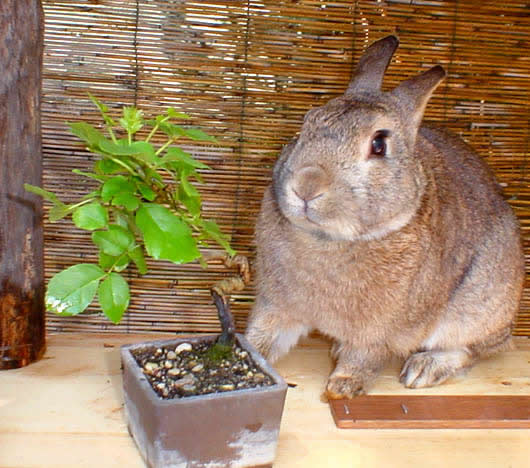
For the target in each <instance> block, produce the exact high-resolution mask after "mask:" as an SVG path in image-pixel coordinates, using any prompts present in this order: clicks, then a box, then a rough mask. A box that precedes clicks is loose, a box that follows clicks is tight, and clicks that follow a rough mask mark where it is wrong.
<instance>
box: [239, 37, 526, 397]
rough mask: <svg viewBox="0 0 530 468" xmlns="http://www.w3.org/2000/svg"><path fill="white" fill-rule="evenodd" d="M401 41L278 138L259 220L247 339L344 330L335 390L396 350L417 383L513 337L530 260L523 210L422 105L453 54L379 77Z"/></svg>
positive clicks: (404, 376)
mask: <svg viewBox="0 0 530 468" xmlns="http://www.w3.org/2000/svg"><path fill="white" fill-rule="evenodd" d="M397 45H398V40H397V38H395V37H394V36H389V37H386V38H385V39H382V40H380V41H377V42H375V43H374V44H372V45H371V46H370V47H368V49H367V50H366V53H365V54H364V55H363V57H362V58H361V60H360V62H359V65H358V67H357V71H356V74H355V76H354V78H353V80H352V82H351V83H350V85H349V87H348V89H347V91H346V92H345V94H344V95H343V96H340V97H338V98H336V99H332V100H331V101H330V102H328V103H327V104H326V105H324V106H322V107H319V108H315V109H312V110H310V111H309V112H308V113H307V115H306V117H305V120H304V124H303V126H302V129H301V132H300V136H299V137H298V138H297V139H295V140H294V141H293V142H291V143H290V144H289V145H287V146H286V147H285V148H284V150H283V152H282V153H281V155H280V157H279V159H278V161H277V163H276V165H275V168H274V173H273V182H272V185H271V186H270V187H269V188H268V189H267V191H266V193H265V195H264V198H263V204H262V209H261V213H260V216H259V219H258V222H257V227H256V241H257V247H258V250H257V265H256V270H257V271H256V273H257V297H256V302H255V305H254V308H253V310H252V313H251V316H250V321H249V325H248V329H247V337H248V338H249V340H250V341H251V342H252V343H253V344H254V345H255V346H256V347H257V348H258V349H259V350H260V351H261V352H262V353H263V354H264V355H265V356H266V357H267V358H269V359H270V360H273V361H274V360H275V359H277V358H278V357H279V356H281V355H282V354H284V353H286V352H287V351H288V350H289V349H290V348H291V347H292V346H293V345H295V344H296V342H297V341H298V339H299V337H300V336H302V335H304V334H306V333H307V332H308V331H310V330H312V329H316V330H319V331H320V332H322V333H323V334H325V335H327V336H329V337H331V338H332V339H333V340H334V346H333V352H334V355H335V357H336V359H337V364H336V367H335V370H334V371H333V372H332V374H331V376H330V378H329V381H328V384H327V391H326V393H327V395H328V396H329V397H331V398H342V397H350V398H351V397H353V396H354V395H357V394H359V393H362V392H363V391H364V389H365V387H366V385H367V384H368V383H369V382H370V380H371V379H372V378H373V377H374V376H376V375H377V373H378V372H379V371H380V369H381V367H382V366H383V365H384V364H385V362H386V361H387V360H388V358H389V357H390V356H392V355H397V356H400V357H402V358H404V359H406V360H405V364H404V366H403V370H402V371H401V376H400V377H401V382H402V383H403V384H404V385H405V386H407V387H413V388H414V387H425V386H431V385H436V384H439V383H441V382H443V381H445V380H446V379H447V378H449V377H451V376H452V375H454V374H455V373H456V372H457V371H460V370H462V369H465V368H468V367H470V366H471V365H472V364H473V363H474V362H475V361H476V360H477V358H480V357H484V356H488V355H490V354H492V353H495V352H497V351H499V350H501V349H505V348H507V347H508V346H509V344H510V342H511V330H512V326H513V322H514V317H515V314H516V312H517V310H518V305H519V300H520V296H521V291H522V285H523V276H524V264H523V255H522V249H521V242H520V236H519V226H518V222H517V220H516V218H515V216H514V214H513V212H512V210H511V209H510V207H509V205H508V204H507V203H506V202H505V201H504V200H503V198H502V195H501V194H500V190H499V187H498V184H497V183H496V181H495V179H494V177H493V176H492V174H491V173H490V171H489V170H488V168H487V167H486V165H485V164H484V163H483V162H482V161H481V159H480V158H479V157H478V156H477V155H476V154H475V153H474V152H473V150H472V149H471V148H470V147H469V146H468V145H466V144H465V143H464V142H463V141H462V140H461V139H460V138H458V137H456V136H454V135H452V134H450V133H448V132H446V131H443V130H441V129H437V128H435V127H431V126H423V125H421V123H422V117H423V112H424V110H425V106H426V104H427V101H428V100H429V98H430V96H431V94H432V92H433V91H434V89H435V88H436V87H437V86H438V84H439V83H440V81H441V80H442V79H443V78H444V76H445V72H444V70H443V68H442V67H440V66H435V67H434V68H431V69H430V70H428V71H426V72H425V73H423V74H421V75H419V76H416V77H414V78H411V79H409V80H407V81H404V82H403V83H401V84H400V85H399V86H398V87H397V88H395V89H394V90H393V91H390V92H382V91H381V90H380V86H381V82H382V79H383V75H384V73H385V70H386V68H387V66H388V64H389V62H390V59H391V57H392V54H393V53H394V51H395V49H396V47H397Z"/></svg>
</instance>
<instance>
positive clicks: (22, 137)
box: [0, 0, 45, 369]
mask: <svg viewBox="0 0 530 468" xmlns="http://www.w3.org/2000/svg"><path fill="white" fill-rule="evenodd" d="M43 29H44V28H43V12H42V7H41V4H40V1H39V0H2V1H0V70H2V72H1V73H0V369H11V368H16V367H21V366H25V365H27V364H29V363H31V362H32V361H34V360H36V359H38V358H39V357H41V356H42V354H43V353H44V348H45V341H44V332H45V327H44V286H43V284H44V275H43V234H42V205H41V200H40V198H39V197H37V196H34V195H32V194H30V193H29V192H26V191H25V190H24V187H23V184H24V183H25V182H27V183H30V184H35V185H40V184H41V165H42V164H41V137H40V96H41V69H42V51H43Z"/></svg>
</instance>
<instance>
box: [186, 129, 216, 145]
mask: <svg viewBox="0 0 530 468" xmlns="http://www.w3.org/2000/svg"><path fill="white" fill-rule="evenodd" d="M184 134H185V135H186V136H187V137H188V138H190V139H191V140H197V141H211V142H213V143H217V139H216V138H215V137H213V136H211V135H208V134H207V133H205V132H203V131H202V130H201V129H200V128H187V129H185V130H184Z"/></svg>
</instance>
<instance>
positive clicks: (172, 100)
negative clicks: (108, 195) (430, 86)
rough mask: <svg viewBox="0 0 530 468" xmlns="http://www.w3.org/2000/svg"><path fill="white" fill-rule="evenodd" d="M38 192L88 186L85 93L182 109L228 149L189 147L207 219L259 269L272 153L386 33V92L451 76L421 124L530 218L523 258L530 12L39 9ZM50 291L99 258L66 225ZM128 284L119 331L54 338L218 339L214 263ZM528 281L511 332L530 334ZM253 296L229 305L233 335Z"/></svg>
mask: <svg viewBox="0 0 530 468" xmlns="http://www.w3.org/2000/svg"><path fill="white" fill-rule="evenodd" d="M43 5H44V9H45V15H46V35H45V58H44V60H45V69H44V90H43V91H44V92H43V94H44V101H43V144H44V166H45V167H44V186H45V188H46V189H49V190H55V191H57V192H59V193H61V194H62V198H63V199H64V200H65V201H71V200H73V199H75V198H76V196H78V195H79V194H80V193H83V192H84V190H86V189H87V187H89V186H90V182H89V181H87V180H83V179H82V178H79V177H77V176H72V175H71V173H70V170H71V169H72V167H81V168H84V167H88V165H89V164H90V161H91V159H90V158H91V156H90V155H89V154H88V153H87V152H85V151H84V150H83V148H82V146H81V145H80V144H79V143H78V142H76V140H75V139H74V138H73V137H72V136H71V135H70V134H69V132H68V130H67V127H66V125H65V121H76V120H89V121H92V120H95V119H97V114H96V112H95V111H94V108H93V107H92V105H91V104H90V103H89V101H88V99H87V91H89V90H90V91H91V92H92V93H93V94H94V95H96V96H97V97H99V98H100V99H102V100H103V101H104V102H106V103H107V104H109V106H110V107H111V108H117V107H119V106H121V105H124V104H126V105H131V104H136V105H138V106H139V107H141V108H142V109H143V110H144V111H145V113H146V114H149V113H151V112H152V113H155V112H159V110H160V109H161V108H164V107H167V106H170V105H171V106H174V107H176V108H178V109H180V110H182V111H185V112H187V113H189V114H191V115H192V117H193V124H195V125H200V126H202V127H204V128H205V129H206V130H207V131H208V132H209V133H212V134H214V135H215V136H216V137H217V138H218V139H219V141H220V143H219V144H218V145H216V146H198V145H195V146H190V147H188V148H187V149H188V150H189V151H191V152H193V153H194V154H195V155H196V156H197V157H198V158H199V159H200V160H201V161H203V162H205V163H206V164H208V165H210V166H211V167H212V168H213V171H212V172H208V173H206V174H205V179H206V182H207V184H206V185H205V186H204V187H203V194H204V203H205V215H206V216H207V217H211V218H214V219H216V220H217V221H218V222H219V224H220V225H221V226H222V228H223V229H224V230H225V232H228V233H230V234H231V235H232V238H233V245H234V247H235V248H236V249H237V250H238V251H240V252H241V253H243V254H247V255H248V256H249V257H250V258H251V259H252V258H253V255H254V246H253V226H254V222H255V219H256V215H257V212H258V210H259V205H260V200H261V197H262V194H263V191H264V188H265V187H266V185H267V184H268V183H269V180H270V169H271V167H272V165H273V163H274V161H275V159H276V157H277V154H278V152H279V150H280V148H281V147H282V145H283V144H285V143H286V142H287V141H289V139H290V138H291V137H292V136H293V135H294V134H295V133H296V131H297V130H298V128H299V126H300V124H301V121H302V118H303V115H304V114H305V112H306V111H307V110H308V109H310V108H311V107H314V106H318V105H321V104H323V103H325V102H326V101H327V100H328V99H329V98H331V97H333V96H336V95H338V94H339V93H341V92H342V91H344V89H345V87H346V85H347V83H348V81H349V78H350V75H351V71H352V68H353V66H354V64H355V63H356V62H357V60H358V58H359V56H360V55H361V53H362V51H363V50H364V48H365V47H366V46H367V45H368V44H369V43H371V42H372V41H374V40H376V39H378V38H380V37H383V36H385V35H387V34H390V33H395V34H397V35H398V36H399V37H400V40H401V46H400V48H399V49H398V51H397V53H396V56H395V57H394V59H393V61H392V64H391V66H390V68H389V71H388V74H387V79H386V81H385V86H387V87H391V86H393V85H395V84H397V83H398V82H399V81H401V80H402V79H403V78H405V77H407V76H410V75H413V74H416V73H418V72H419V71H421V70H422V69H425V68H427V67H430V66H432V65H434V64H437V63H439V64H441V65H443V66H444V67H445V68H446V70H447V71H448V78H447V79H446V81H445V83H444V84H443V85H441V86H440V88H439V89H438V90H437V93H436V95H435V96H434V97H433V99H432V100H431V102H430V105H429V107H428V111H427V117H428V118H429V119H430V120H434V121H439V122H442V123H443V124H444V125H446V126H448V127H449V128H451V129H453V130H454V131H456V132H457V133H459V134H460V135H461V136H462V137H463V138H464V139H465V140H466V141H468V142H469V143H471V144H472V145H473V146H474V147H475V148H476V149H477V151H478V152H479V153H480V154H481V155H482V156H483V157H484V158H485V159H486V161H487V162H488V163H489V165H490V166H491V167H492V168H493V169H494V170H495V172H496V174H497V176H498V178H499V181H500V182H501V183H502V185H503V186H504V187H505V193H506V196H507V198H508V199H509V200H510V203H511V204H512V206H513V207H514V209H515V211H516V213H517V215H518V216H519V218H520V220H521V225H522V230H523V236H524V245H525V252H526V255H527V257H528V256H529V255H530V188H529V185H528V182H529V180H530V168H529V167H528V161H527V159H528V156H529V154H528V153H529V143H528V142H529V138H530V102H529V100H530V98H529V92H530V58H529V57H530V35H529V33H530V4H529V2H524V1H517V0H512V1H504V2H498V1H489V0H486V1H463V0H460V1H457V0H452V1H438V0H425V1H423V0H420V1H412V0H387V1H354V0H352V1H346V0H335V1H328V0H203V1H190V0H64V1H58V0H43ZM45 245H46V258H45V261H46V267H47V278H49V277H50V276H51V275H52V274H53V273H55V272H57V271H59V270H60V269H62V268H64V267H67V266H69V265H71V264H73V263H76V262H79V261H87V260H82V259H83V258H85V257H88V256H90V255H91V254H93V253H94V250H93V249H92V248H91V247H90V242H89V236H88V235H87V234H86V233H84V232H81V231H78V230H76V229H75V228H74V227H72V225H71V224H70V223H66V222H59V223H57V224H49V223H48V224H46V226H45ZM150 266H151V269H150V272H149V274H147V275H146V276H144V277H139V276H138V275H137V273H136V271H135V270H133V271H131V273H130V274H129V276H130V279H131V281H132V293H133V299H132V301H131V305H130V308H129V312H128V314H127V315H126V317H125V318H124V320H123V322H122V323H121V324H120V325H119V326H117V327H115V326H111V325H108V324H107V322H106V321H105V320H104V319H103V318H102V317H101V316H100V315H99V314H98V313H96V312H95V309H94V310H92V312H91V313H88V314H85V315H83V316H79V317H74V318H68V319H65V318H58V317H55V316H49V317H48V329H49V330H51V331H73V330H83V331H98V332H101V331H105V330H109V331H118V330H119V331H200V332H204V331H212V330H217V329H218V328H217V324H216V313H215V310H214V308H213V306H212V304H211V299H210V296H209V292H208V290H209V286H210V285H211V284H212V282H213V281H215V280H217V279H220V278H221V277H222V276H223V275H225V274H226V271H225V269H224V267H222V266H221V265H213V266H212V268H211V269H209V270H207V271H205V270H202V269H201V268H200V267H199V266H196V265H191V266H190V265H188V266H180V267H177V266H174V265H171V264H169V263H159V264H156V265H155V264H150ZM529 285H530V283H528V281H527V288H526V289H525V294H524V298H523V301H522V305H521V312H520V315H519V319H518V323H517V329H516V333H517V334H527V335H528V334H530V289H529V288H528V286H529ZM252 299H253V289H252V287H249V288H248V289H247V290H245V291H243V293H241V294H238V295H236V296H235V297H234V298H233V311H234V313H235V317H236V322H237V325H238V328H239V329H243V328H244V326H245V320H246V315H247V313H248V310H249V308H250V306H251V304H252Z"/></svg>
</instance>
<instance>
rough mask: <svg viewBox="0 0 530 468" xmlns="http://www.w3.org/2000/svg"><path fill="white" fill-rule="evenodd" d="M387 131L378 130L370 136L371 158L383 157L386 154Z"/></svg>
mask: <svg viewBox="0 0 530 468" xmlns="http://www.w3.org/2000/svg"><path fill="white" fill-rule="evenodd" d="M387 138H388V131H386V130H380V131H378V132H377V133H376V134H375V135H374V137H373V138H372V147H371V149H370V157H371V158H383V157H385V156H386V139H387Z"/></svg>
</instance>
